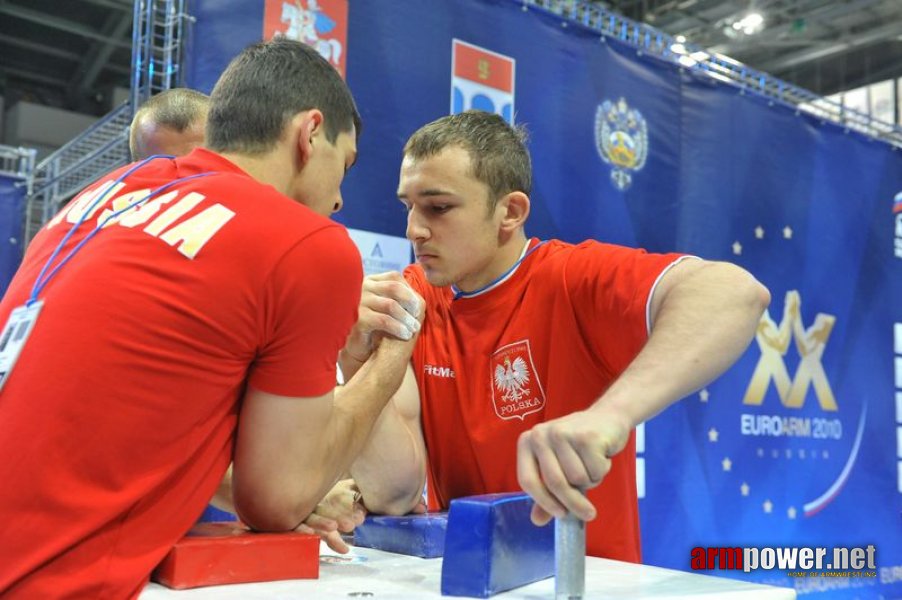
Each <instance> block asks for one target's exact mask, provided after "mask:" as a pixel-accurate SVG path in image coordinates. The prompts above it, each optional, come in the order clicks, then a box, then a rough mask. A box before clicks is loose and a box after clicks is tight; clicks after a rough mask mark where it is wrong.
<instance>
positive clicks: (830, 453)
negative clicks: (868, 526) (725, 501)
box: [736, 290, 867, 519]
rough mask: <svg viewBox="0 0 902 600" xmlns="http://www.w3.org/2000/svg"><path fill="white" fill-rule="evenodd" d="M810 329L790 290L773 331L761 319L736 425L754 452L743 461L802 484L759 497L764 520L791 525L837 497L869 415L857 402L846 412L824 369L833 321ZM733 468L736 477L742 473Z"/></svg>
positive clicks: (824, 319) (827, 318) (766, 318)
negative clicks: (772, 517) (771, 517)
mask: <svg viewBox="0 0 902 600" xmlns="http://www.w3.org/2000/svg"><path fill="white" fill-rule="evenodd" d="M808 323H809V324H808V325H807V326H806V322H805V320H804V319H803V303H802V297H801V295H800V294H799V292H798V291H796V290H790V291H788V292H786V295H785V298H784V302H783V315H782V318H781V320H780V322H779V323H777V322H776V321H774V319H773V318H772V317H771V315H770V312H769V311H765V313H764V315H763V316H762V317H761V320H760V322H759V323H758V329H757V331H756V335H755V342H756V344H757V346H758V350H759V352H760V355H759V357H758V361H757V363H756V365H755V368H754V371H753V372H752V375H751V378H750V380H749V383H748V387H747V388H746V390H745V394H744V395H743V398H742V407H743V408H742V411H741V413H740V415H739V423H738V425H739V432H740V434H741V436H742V439H743V442H744V444H745V446H746V447H747V448H750V449H751V451H752V452H753V456H751V457H745V458H744V459H743V461H751V463H756V462H757V463H761V462H768V461H769V462H770V463H773V462H774V461H776V463H777V464H776V465H773V464H769V465H763V464H759V465H758V467H759V469H760V468H761V467H764V468H770V469H773V467H774V466H779V467H781V468H783V469H786V470H804V471H805V473H806V477H805V478H804V479H802V478H794V477H787V478H786V480H788V481H790V482H794V481H796V480H798V481H799V485H792V484H791V485H789V486H787V487H786V488H785V489H783V490H776V489H770V490H769V489H767V486H764V487H765V489H763V490H760V491H761V492H763V493H764V495H765V496H767V498H765V499H764V500H763V501H762V509H763V510H764V512H774V511H778V512H782V513H783V514H785V515H786V517H787V518H789V519H795V518H797V517H798V516H800V515H803V516H805V517H810V516H813V515H814V514H816V513H817V512H819V511H820V510H822V509H823V508H824V507H825V506H827V505H828V504H829V503H830V502H831V501H833V500H834V499H835V498H836V497H837V496H838V495H839V493H840V491H841V490H842V488H843V486H844V485H845V483H846V481H847V480H848V478H849V475H850V474H851V472H852V470H853V467H854V465H855V461H856V459H857V457H858V450H859V448H860V446H861V438H862V434H863V431H864V422H865V417H866V409H867V404H866V403H865V402H861V403H860V405H861V409H860V413H858V414H857V415H856V414H855V411H854V409H852V410H849V408H850V406H846V407H845V410H844V406H843V403H842V401H841V400H839V399H838V398H837V397H836V395H835V393H834V390H833V386H832V385H831V381H830V376H829V374H828V372H827V370H826V369H825V367H824V357H825V354H826V353H827V351H828V349H829V348H830V340H831V336H832V334H833V331H834V326H835V325H836V317H835V316H834V315H830V314H826V313H822V312H818V313H817V314H815V315H814V318H813V319H810V320H809V321H808ZM856 417H857V423H856ZM812 463H814V464H812ZM736 466H737V472H738V471H740V470H741V467H743V466H745V465H743V464H737V465H736ZM812 466H816V468H814V469H812V468H811V467H812ZM812 474H814V475H812ZM741 485H742V486H745V487H743V488H742V489H741V493H742V494H743V495H748V494H750V493H751V491H750V489H749V488H750V487H751V486H752V484H751V483H749V482H745V483H742V484H741ZM759 487H760V486H759ZM746 490H748V491H746Z"/></svg>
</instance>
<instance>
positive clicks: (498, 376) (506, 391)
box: [495, 356, 529, 402]
mask: <svg viewBox="0 0 902 600" xmlns="http://www.w3.org/2000/svg"><path fill="white" fill-rule="evenodd" d="M528 383H529V367H527V366H526V361H525V360H523V358H522V357H520V356H518V357H516V358H514V361H513V362H511V360H510V358H505V359H504V364H503V365H496V366H495V387H497V388H498V391H499V392H501V393H502V396H501V398H502V399H503V400H505V401H507V402H515V401H517V400H519V399H520V398H522V397H523V396H528V395H529V388H527V387H526V385H527V384H528Z"/></svg>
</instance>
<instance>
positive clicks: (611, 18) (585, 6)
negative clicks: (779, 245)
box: [517, 0, 902, 149]
mask: <svg viewBox="0 0 902 600" xmlns="http://www.w3.org/2000/svg"><path fill="white" fill-rule="evenodd" d="M517 1H518V2H521V3H522V6H523V10H530V9H539V10H541V11H544V12H547V13H550V14H553V15H557V16H559V17H561V18H562V19H565V22H564V23H562V24H566V23H573V24H576V25H581V26H583V27H587V28H589V29H591V30H594V31H597V32H598V33H600V34H601V39H602V41H604V39H605V38H608V37H610V38H614V39H618V40H621V41H623V42H625V43H627V44H629V45H631V46H633V47H635V48H636V49H637V50H638V51H639V52H640V53H644V54H648V55H650V56H657V57H659V58H663V59H665V60H668V61H671V62H674V63H676V64H678V65H680V66H681V67H682V68H684V69H687V70H689V71H691V72H693V73H695V74H698V75H701V76H706V77H710V78H712V79H716V80H718V81H722V82H724V83H727V84H730V85H734V86H736V87H738V88H739V89H740V90H741V92H742V93H746V92H747V93H751V94H757V95H759V96H763V97H764V98H766V99H767V100H768V101H769V102H771V103H779V104H783V105H786V106H789V107H792V108H794V109H795V110H796V111H797V112H798V113H802V112H805V113H808V114H811V115H813V116H815V117H816V118H818V119H821V121H823V122H827V121H829V122H832V123H836V124H838V125H840V126H842V127H845V128H846V129H847V130H855V131H858V132H861V133H863V134H865V135H868V136H871V137H874V138H876V139H879V140H882V141H884V142H887V143H889V144H891V145H892V146H893V148H894V149H895V148H902V127H899V126H898V125H894V124H892V123H887V122H885V121H880V120H878V119H874V118H872V117H871V116H870V115H869V114H866V113H863V112H859V111H857V110H852V109H849V108H843V106H842V105H841V104H839V103H838V102H834V101H832V100H828V99H827V98H824V97H823V96H819V95H818V94H815V93H814V92H811V91H809V90H806V89H804V88H801V87H798V86H795V85H793V84H791V83H788V82H786V81H783V80H782V79H778V78H776V77H774V76H772V75H769V74H767V73H764V72H763V71H758V70H756V69H753V68H751V67H749V66H747V65H744V64H742V63H740V62H737V61H735V60H733V59H731V58H729V57H727V56H723V55H720V54H717V53H715V52H713V51H710V50H706V49H704V48H702V47H700V46H697V45H694V44H691V43H689V42H687V41H684V40H682V39H679V40H678V39H676V38H674V37H672V36H671V35H669V34H667V33H664V32H663V31H660V30H658V29H655V28H654V27H651V26H649V25H646V24H644V23H639V22H637V21H633V20H631V19H628V18H626V17H624V16H623V15H619V14H617V13H615V12H611V11H610V10H607V9H605V8H603V7H602V6H600V5H598V4H590V3H588V2H585V1H584V0H517Z"/></svg>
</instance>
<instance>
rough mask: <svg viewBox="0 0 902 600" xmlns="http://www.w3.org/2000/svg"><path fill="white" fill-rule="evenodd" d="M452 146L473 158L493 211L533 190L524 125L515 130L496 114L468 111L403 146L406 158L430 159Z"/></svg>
mask: <svg viewBox="0 0 902 600" xmlns="http://www.w3.org/2000/svg"><path fill="white" fill-rule="evenodd" d="M449 146H460V147H461V148H463V149H464V150H466V151H467V153H468V154H469V155H470V164H471V168H472V170H473V176H474V177H475V178H476V179H478V180H479V181H481V182H483V183H484V184H486V185H487V186H488V188H489V192H490V194H491V202H490V208H491V207H494V205H495V202H497V201H498V199H499V198H501V197H502V196H504V195H505V194H509V193H511V192H523V193H524V194H527V195H528V194H529V192H530V191H531V189H532V164H531V161H530V158H529V151H528V150H527V149H526V130H525V129H524V128H523V127H522V126H519V127H513V126H511V125H510V124H508V122H507V121H505V120H504V119H503V118H502V117H501V116H499V115H496V114H494V113H489V112H484V111H480V110H468V111H466V112H462V113H458V114H456V115H449V116H447V117H442V118H441V119H438V120H435V121H433V122H431V123H428V124H426V125H424V126H422V127H420V128H419V129H418V130H417V131H416V132H415V133H414V134H413V135H412V136H410V139H409V140H407V144H405V145H404V155H405V156H409V157H410V158H413V159H421V158H428V157H430V156H435V155H436V154H438V153H439V152H441V151H442V150H444V149H445V148H447V147H449Z"/></svg>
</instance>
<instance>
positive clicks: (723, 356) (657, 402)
mask: <svg viewBox="0 0 902 600" xmlns="http://www.w3.org/2000/svg"><path fill="white" fill-rule="evenodd" d="M769 301H770V296H769V294H768V292H767V290H766V289H765V288H764V287H763V286H762V285H761V284H759V283H758V282H757V281H755V279H754V278H752V277H751V276H750V275H749V274H748V273H746V272H745V271H743V270H742V269H739V268H738V267H735V266H733V265H729V264H727V263H707V264H704V265H701V266H700V267H699V268H697V269H695V270H693V271H692V272H691V274H690V275H689V276H688V277H686V278H685V279H684V280H683V281H682V282H680V284H679V285H676V286H674V287H673V288H672V289H670V290H669V292H668V293H667V295H666V297H665V298H664V299H663V300H662V302H661V305H660V308H659V309H658V310H657V314H656V316H655V320H654V324H653V327H652V333H651V335H650V337H649V339H648V342H647V343H646V345H645V346H644V347H643V349H642V350H641V352H640V353H639V354H638V356H636V358H635V359H634V360H633V362H632V363H631V364H630V366H629V367H628V368H627V369H626V370H625V371H624V372H623V374H622V375H621V376H620V377H619V378H618V379H617V380H616V381H615V382H614V383H613V384H612V385H611V387H610V388H609V389H608V390H607V391H606V392H605V393H604V394H603V395H602V397H601V398H600V399H599V401H598V402H596V403H595V405H594V406H593V407H592V409H591V411H592V412H595V413H605V414H607V415H611V414H616V415H619V416H620V418H623V419H625V420H626V425H627V426H628V427H629V428H632V427H635V426H636V425H638V424H639V423H642V422H643V421H645V420H647V419H649V418H651V417H652V416H654V415H655V414H657V413H659V412H660V411H662V410H664V409H665V408H667V407H668V406H669V405H670V404H672V403H673V402H675V401H677V400H679V399H680V398H683V397H685V396H687V395H688V394H690V393H692V392H693V391H695V390H697V389H699V388H701V387H703V386H704V385H706V384H707V383H709V382H710V381H712V380H713V379H715V378H716V377H718V376H719V375H720V374H721V373H723V372H724V371H725V370H726V369H727V368H729V367H730V365H732V364H733V363H734V362H735V361H736V359H737V358H739V356H740V355H741V354H742V353H743V352H744V351H745V349H746V348H747V347H748V344H749V342H750V341H751V340H752V338H753V337H754V335H755V331H756V328H757V325H758V321H759V319H760V318H761V314H762V313H763V311H764V309H765V308H766V307H767V305H768V303H769Z"/></svg>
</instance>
